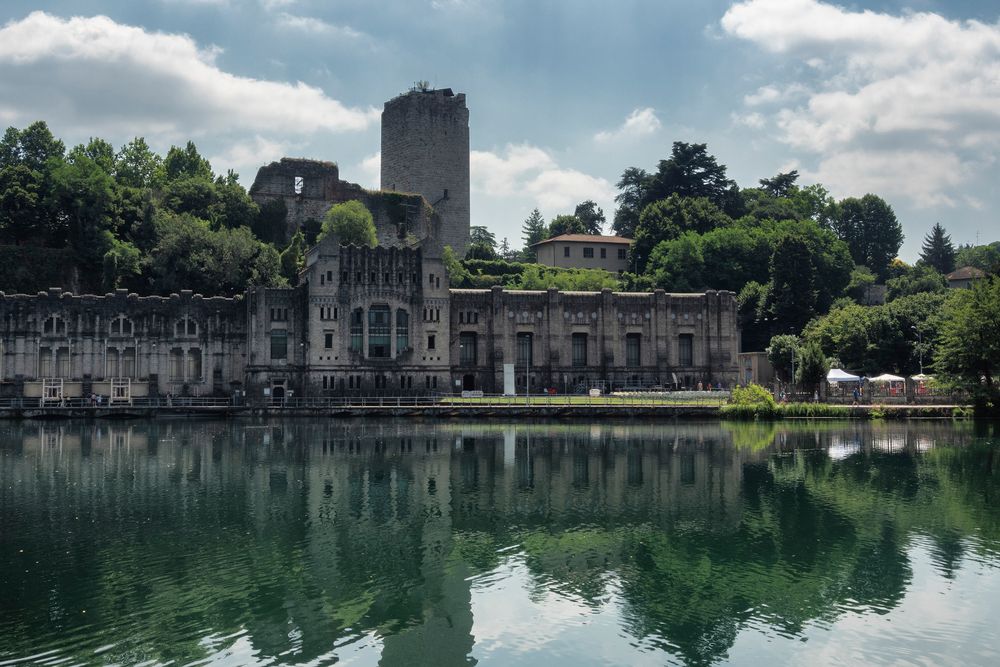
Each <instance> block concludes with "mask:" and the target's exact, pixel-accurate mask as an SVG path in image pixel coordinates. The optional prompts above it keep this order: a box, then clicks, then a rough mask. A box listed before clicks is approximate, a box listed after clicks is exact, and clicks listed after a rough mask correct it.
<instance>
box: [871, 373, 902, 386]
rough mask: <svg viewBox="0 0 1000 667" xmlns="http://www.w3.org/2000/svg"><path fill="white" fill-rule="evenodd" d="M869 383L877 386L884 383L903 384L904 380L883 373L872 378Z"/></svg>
mask: <svg viewBox="0 0 1000 667" xmlns="http://www.w3.org/2000/svg"><path fill="white" fill-rule="evenodd" d="M869 382H875V383H878V384H883V383H886V382H905V380H904V379H903V378H901V377H899V376H898V375H892V374H891V373H883V374H882V375H879V376H877V377H873V378H871V379H870V380H869Z"/></svg>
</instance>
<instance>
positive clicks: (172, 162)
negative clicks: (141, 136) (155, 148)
mask: <svg viewBox="0 0 1000 667" xmlns="http://www.w3.org/2000/svg"><path fill="white" fill-rule="evenodd" d="M163 178H164V179H165V181H166V182H167V183H169V182H171V181H176V180H178V179H181V178H196V179H203V180H207V181H211V180H213V175H212V165H211V164H209V162H208V160H206V159H205V158H203V157H202V156H201V154H200V153H198V148H197V147H196V146H195V145H194V142H193V141H189V142H187V145H185V146H184V148H178V147H177V146H171V147H170V150H169V151H167V157H166V158H165V159H164V160H163Z"/></svg>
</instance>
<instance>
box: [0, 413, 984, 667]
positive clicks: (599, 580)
mask: <svg viewBox="0 0 1000 667" xmlns="http://www.w3.org/2000/svg"><path fill="white" fill-rule="evenodd" d="M998 452H1000V437H998V435H997V432H996V431H995V430H993V429H992V427H986V428H983V427H979V428H976V427H974V426H973V425H971V424H964V423H959V424H952V423H947V422H924V423H915V422H910V423H885V424H882V423H860V422H858V423H843V422H834V423H783V424H777V425H775V424H729V423H718V422H711V423H690V422H666V423H650V422H636V423H607V424H596V423H595V424H590V423H584V424H571V423H533V424H523V423H522V424H504V423H490V424H475V423H454V422H448V423H432V422H417V421H404V420H381V421H352V422H345V421H330V420H290V421H270V422H252V421H238V420H237V421H228V422H223V421H218V422H216V421H168V420H161V421H152V422H97V423H95V422H30V421H29V422H19V423H15V422H8V423H3V424H0V665H36V664H37V665H75V664H86V665H103V664H120V665H139V664H141V665H153V664H174V665H184V664H209V665H329V664H334V663H336V664H344V665H387V666H388V665H442V666H447V665H462V664H483V665H505V666H506V665H545V666H547V667H556V666H560V665H574V666H575V665H662V664H691V665H708V664H740V665H762V664H766V665H779V664H782V665H783V664H797V665H830V664H842V665H860V664H886V665H888V664H915V665H917V664H919V665H970V664H974V665H978V664H981V665H996V664H1000V619H998V612H1000V471H998V470H1000V460H998Z"/></svg>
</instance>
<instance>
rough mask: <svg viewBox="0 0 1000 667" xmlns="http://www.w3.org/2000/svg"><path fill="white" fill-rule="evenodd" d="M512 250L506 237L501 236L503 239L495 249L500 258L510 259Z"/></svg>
mask: <svg viewBox="0 0 1000 667" xmlns="http://www.w3.org/2000/svg"><path fill="white" fill-rule="evenodd" d="M512 252H513V251H512V250H511V249H510V242H509V241H508V240H507V237H506V236H505V237H503V241H501V242H500V247H499V248H498V249H497V254H498V255H500V259H504V260H507V261H510V259H511V256H512Z"/></svg>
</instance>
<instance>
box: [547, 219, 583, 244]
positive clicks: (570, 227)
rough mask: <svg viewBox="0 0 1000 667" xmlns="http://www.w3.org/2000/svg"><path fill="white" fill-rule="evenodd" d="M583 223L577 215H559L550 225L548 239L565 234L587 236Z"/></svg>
mask: <svg viewBox="0 0 1000 667" xmlns="http://www.w3.org/2000/svg"><path fill="white" fill-rule="evenodd" d="M586 233H587V230H586V229H584V227H583V222H582V221H581V220H580V218H578V217H576V216H575V215H557V216H556V217H554V218H552V221H551V222H550V223H549V230H548V235H547V236H546V238H550V239H551V238H555V237H557V236H562V235H563V234H586Z"/></svg>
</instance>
